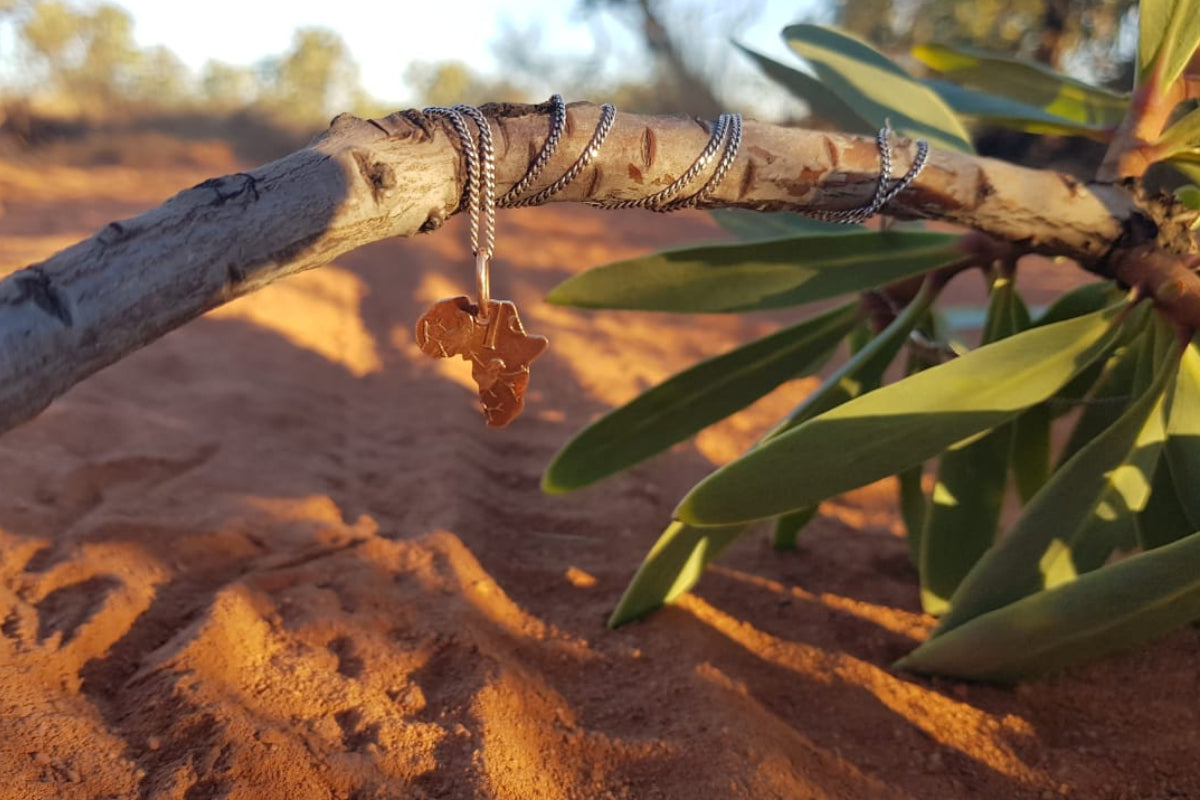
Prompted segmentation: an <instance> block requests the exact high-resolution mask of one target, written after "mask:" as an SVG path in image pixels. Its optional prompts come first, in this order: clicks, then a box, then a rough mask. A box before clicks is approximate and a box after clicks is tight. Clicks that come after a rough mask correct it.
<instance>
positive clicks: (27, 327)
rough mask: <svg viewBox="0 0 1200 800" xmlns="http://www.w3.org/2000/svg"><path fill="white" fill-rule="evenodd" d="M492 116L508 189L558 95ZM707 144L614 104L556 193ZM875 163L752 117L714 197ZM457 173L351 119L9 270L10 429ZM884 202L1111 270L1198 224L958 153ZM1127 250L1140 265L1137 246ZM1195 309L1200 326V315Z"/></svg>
mask: <svg viewBox="0 0 1200 800" xmlns="http://www.w3.org/2000/svg"><path fill="white" fill-rule="evenodd" d="M484 111H485V113H486V114H487V116H488V118H489V120H490V121H491V124H492V127H493V132H494V134H495V136H496V143H497V148H496V149H497V152H496V177H497V189H498V191H499V192H500V193H503V192H504V191H506V190H507V189H508V188H509V187H510V186H512V185H513V184H514V183H516V182H517V181H518V180H519V179H520V178H521V177H522V175H523V174H524V173H525V170H526V168H527V166H528V165H529V163H530V161H531V160H532V158H533V156H534V155H535V154H536V153H537V151H538V150H539V148H540V147H541V145H542V142H543V140H544V139H545V137H546V134H547V129H548V121H547V120H548V116H547V112H548V107H540V106H488V107H485V108H484ZM598 116H599V111H598V108H597V107H596V106H593V105H591V104H587V103H580V104H574V105H572V106H571V107H570V110H569V113H568V122H567V131H566V133H565V134H564V136H563V138H562V142H561V144H560V145H559V148H558V150H557V152H556V155H555V156H554V157H553V158H552V159H551V162H550V163H549V164H548V165H547V168H546V170H545V171H544V172H543V178H542V180H541V181H540V182H539V183H540V185H546V184H549V183H551V182H553V181H554V180H555V179H556V178H557V176H559V175H561V174H562V173H563V172H564V171H565V170H566V169H567V168H568V167H569V166H570V165H571V163H572V162H574V160H575V159H576V157H577V156H578V154H579V153H580V152H581V151H582V150H583V149H584V147H586V145H587V142H588V140H589V139H590V137H591V135H592V131H593V128H594V127H595V124H596V121H597V119H598ZM708 138H709V129H708V126H707V124H705V123H701V122H697V121H696V120H691V119H680V118H667V117H646V116H638V115H632V114H629V115H626V114H622V115H619V116H618V118H617V121H616V124H615V126H614V128H613V130H612V133H611V134H610V135H609V137H608V140H607V142H606V143H605V144H604V147H603V148H602V149H601V151H600V153H599V156H598V157H597V158H596V160H595V161H594V162H593V165H592V166H591V167H589V168H588V169H587V170H585V171H584V172H583V174H581V175H580V176H579V177H578V178H577V179H576V180H575V181H574V182H573V183H572V184H571V185H569V186H568V187H566V188H565V189H564V190H563V191H562V192H561V193H559V194H558V195H556V196H555V197H554V198H553V200H555V201H588V200H620V199H629V198H638V197H643V196H645V195H647V194H650V193H653V192H654V191H657V190H658V189H661V188H663V187H664V186H666V185H668V184H669V183H670V182H671V181H672V180H674V178H675V177H677V176H678V175H679V174H680V173H682V172H684V171H685V170H686V169H687V168H688V166H690V165H691V163H692V162H693V160H694V159H695V158H696V155H697V154H698V153H699V152H700V151H701V150H703V148H704V146H705V144H706V142H707V141H708ZM896 151H897V152H896V154H895V156H896V157H895V161H896V164H895V172H896V174H901V173H902V172H903V171H904V170H906V169H907V168H908V166H909V165H910V163H911V159H912V157H913V156H914V154H915V152H916V148H915V145H913V144H912V143H903V144H901V145H899V146H898V147H897V148H896ZM878 161H879V156H878V152H877V150H876V146H875V143H874V141H873V140H872V139H871V138H869V137H860V136H849V135H842V134H831V133H822V132H816V131H809V130H800V129H792V128H782V127H778V126H773V125H765V124H759V123H754V122H748V123H746V126H745V131H744V138H743V142H742V147H741V150H740V152H739V155H738V157H737V159H736V161H735V163H734V164H733V167H732V169H731V170H730V171H729V174H728V175H727V177H726V178H725V180H724V182H723V183H721V184H720V186H719V187H718V188H717V189H716V190H715V191H714V192H713V193H712V195H711V197H710V199H709V201H708V202H707V203H706V204H705V205H706V206H707V207H733V206H736V207H742V208H751V209H758V210H793V211H814V210H837V209H843V208H853V207H856V206H859V205H862V204H863V203H865V202H866V201H867V200H868V199H869V198H870V195H871V192H872V191H873V189H874V185H875V182H876V178H877V173H878V169H879V163H878ZM463 176H464V173H463V165H462V161H461V158H460V148H459V143H458V140H457V138H456V137H455V136H454V135H453V133H452V132H450V131H449V130H448V129H447V128H446V127H445V126H444V124H443V123H442V122H440V121H434V120H431V119H428V118H426V117H424V116H422V115H421V114H419V113H417V112H406V113H398V114H393V115H392V116H390V117H387V118H385V119H382V120H372V121H364V120H360V119H357V118H355V117H351V116H348V115H343V116H341V117H338V118H337V119H335V120H334V121H333V123H332V125H331V126H330V129H329V130H328V131H327V132H326V133H325V134H324V135H323V136H322V137H321V138H319V139H318V140H317V141H316V142H314V143H313V144H312V145H311V146H309V147H307V148H305V149H303V150H300V151H298V152H296V153H293V154H291V155H289V156H287V157H285V158H282V159H280V160H278V161H275V162H273V163H271V164H267V165H265V166H263V167H259V168H258V169H254V170H251V171H250V172H246V173H237V174H233V175H226V176H224V177H220V178H213V179H212V180H208V181H205V182H204V183H201V184H200V185H198V186H195V187H192V188H191V189H188V190H186V191H183V192H181V193H180V194H178V195H176V196H175V197H173V198H171V199H170V200H168V201H167V202H166V203H164V204H163V205H161V206H159V207H158V208H155V209H153V210H151V211H148V212H146V213H144V214H142V215H140V216H138V217H135V218H133V219H129V220H124V221H121V222H113V223H111V224H109V225H108V226H107V227H105V228H103V229H102V230H100V231H99V232H98V233H96V234H95V235H94V236H92V237H91V238H89V239H87V240H85V241H83V242H80V243H78V244H76V245H74V246H72V247H70V248H68V249H66V250H64V251H62V252H60V253H58V254H56V255H54V256H52V257H51V258H49V259H47V260H46V261H44V262H42V263H40V264H34V265H32V266H29V267H26V268H25V269H22V270H19V271H17V272H15V273H13V274H12V275H10V276H9V277H8V278H6V279H5V280H3V281H2V282H0V431H2V430H7V429H9V428H11V427H13V426H15V425H17V424H19V423H21V422H23V421H25V420H27V419H29V418H31V417H32V416H34V415H35V414H37V413H38V412H39V411H40V410H41V409H43V408H45V406H46V405H47V404H49V403H50V401H51V400H52V399H53V398H55V397H57V396H58V395H59V394H61V393H62V392H64V391H65V390H66V389H67V388H69V387H70V386H72V385H74V384H75V383H77V382H79V381H80V380H82V379H83V378H85V377H87V376H88V375H90V374H92V373H94V372H96V371H97V370H99V369H101V368H103V367H104V366H106V365H108V364H111V363H113V362H114V361H117V360H118V359H120V358H121V357H122V356H124V355H126V354H128V353H130V352H131V351H133V350H135V349H137V348H139V347H141V346H143V345H145V344H147V343H149V342H151V341H153V340H155V339H157V338H158V337H159V336H162V335H163V334H165V333H167V332H168V331H170V330H172V329H173V328H176V327H178V326H179V325H182V324H183V323H185V322H187V321H188V320H191V319H193V318H195V317H197V316H198V315H200V314H202V313H204V312H205V311H207V310H209V309H211V308H213V307H215V306H218V305H221V304H222V303H226V302H228V301H229V300H232V299H233V298H235V297H238V296H240V295H244V294H246V293H248V292H251V291H254V290H255V289H257V288H260V287H262V286H265V285H266V284H268V283H270V282H272V281H274V280H276V279H278V278H282V277H284V276H286V275H290V274H293V273H296V272H300V271H302V270H306V269H310V268H312V267H318V266H321V265H322V264H326V263H328V262H329V261H331V260H333V259H334V258H336V257H337V256H339V255H341V254H343V253H345V252H347V251H349V250H353V249H354V248H357V247H360V246H362V245H365V244H368V243H370V242H375V241H378V240H381V239H387V238H390V237H395V236H411V235H413V234H416V233H420V232H424V231H430V230H434V229H436V228H437V227H439V226H440V225H441V224H442V222H443V221H444V220H445V219H446V218H447V217H449V216H450V215H451V214H453V213H455V212H456V211H457V210H458V209H459V206H460V202H461V200H462V194H463ZM538 188H540V187H539V186H537V185H535V186H534V187H532V189H531V191H536V190H537V189H538ZM889 213H891V214H892V215H894V216H898V217H901V218H928V219H940V220H946V221H950V222H955V223H959V224H961V225H964V226H967V227H970V228H974V229H976V230H979V231H982V232H984V233H986V234H988V235H990V236H992V237H995V238H997V239H1002V240H1006V241H1009V242H1013V243H1016V244H1017V245H1018V246H1019V247H1020V248H1021V249H1022V250H1024V251H1026V252H1039V253H1046V254H1050V255H1061V256H1068V257H1071V258H1073V259H1076V260H1077V261H1079V262H1080V263H1081V264H1083V265H1085V266H1086V267H1088V268H1090V269H1094V270H1097V271H1101V272H1103V271H1105V269H1106V265H1107V264H1108V263H1110V262H1111V261H1112V260H1113V255H1114V253H1118V252H1126V251H1129V250H1132V248H1134V247H1141V248H1143V249H1145V248H1147V247H1150V248H1151V249H1152V250H1154V252H1159V253H1160V255H1161V252H1162V251H1163V250H1164V249H1165V251H1167V252H1173V253H1177V254H1181V255H1182V254H1186V253H1187V252H1190V250H1191V248H1194V240H1193V239H1192V238H1190V237H1185V236H1179V235H1177V233H1176V234H1172V235H1171V236H1167V235H1166V234H1167V233H1168V231H1166V230H1163V218H1164V215H1163V214H1156V213H1154V210H1153V209H1152V208H1149V207H1148V204H1147V203H1146V202H1144V201H1143V202H1139V201H1138V200H1136V199H1135V198H1134V196H1133V195H1132V194H1131V193H1129V192H1128V191H1126V190H1125V189H1124V188H1123V187H1120V186H1115V185H1085V184H1082V183H1080V182H1078V181H1076V180H1074V179H1072V178H1069V177H1066V176H1063V175H1060V174H1057V173H1054V172H1047V171H1037V170H1030V169H1024V168H1021V167H1018V166H1014V165H1011V164H1007V163H1004V162H1000V161H994V160H990V159H985V158H975V157H970V156H966V155H962V154H957V153H948V152H934V153H932V154H931V157H930V160H929V164H928V166H927V167H926V169H925V171H924V172H923V173H922V174H921V176H920V178H919V180H917V181H916V183H914V184H913V185H912V186H911V187H910V188H909V189H908V190H906V191H905V192H903V193H902V194H901V195H900V196H899V197H898V198H896V200H895V201H894V202H893V203H892V204H891V206H890V207H889ZM500 247H501V248H503V228H502V227H501V231H500ZM1155 248H1157V249H1155ZM501 252H503V250H502V249H501ZM1120 263H1122V264H1123V265H1124V270H1125V272H1126V273H1128V272H1129V270H1131V269H1132V267H1131V265H1130V263H1129V259H1128V258H1124V259H1121V260H1120ZM1171 281H1172V282H1171V286H1172V287H1173V288H1172V291H1173V292H1174V293H1175V294H1176V295H1177V294H1178V293H1179V292H1180V291H1182V292H1183V293H1185V294H1194V295H1195V296H1196V297H1200V285H1198V286H1193V285H1192V283H1198V284H1200V279H1196V277H1195V275H1194V274H1193V273H1190V272H1187V273H1186V274H1182V275H1181V274H1180V271H1178V270H1175V271H1174V272H1173V274H1172V275H1171ZM1180 281H1182V282H1183V283H1184V284H1185V285H1183V286H1182V287H1180V286H1179V282H1180ZM1176 306H1177V307H1178V308H1186V309H1193V308H1196V307H1197V304H1196V303H1191V304H1178V303H1177V304H1176ZM1197 314H1198V315H1200V311H1197ZM1185 322H1190V324H1192V326H1193V327H1200V318H1198V319H1196V320H1185Z"/></svg>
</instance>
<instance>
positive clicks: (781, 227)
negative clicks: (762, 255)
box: [709, 208, 864, 242]
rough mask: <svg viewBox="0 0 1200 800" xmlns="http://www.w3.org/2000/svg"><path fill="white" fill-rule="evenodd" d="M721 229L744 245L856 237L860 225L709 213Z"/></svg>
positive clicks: (778, 214)
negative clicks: (801, 238) (816, 237)
mask: <svg viewBox="0 0 1200 800" xmlns="http://www.w3.org/2000/svg"><path fill="white" fill-rule="evenodd" d="M709 213H710V214H712V216H713V219H715V220H716V221H717V224H719V225H720V226H721V227H722V228H724V229H725V230H727V231H729V232H730V233H732V234H733V235H734V236H736V237H737V238H739V239H741V240H742V241H743V242H760V241H763V240H765V239H782V238H788V237H799V236H812V235H814V234H827V235H831V236H833V235H839V234H846V233H858V232H861V231H863V230H864V228H863V226H861V225H839V224H838V223H836V222H822V221H821V220H818V219H812V218H811V217H804V216H801V215H800V214H793V213H790V212H788V211H774V212H772V211H750V210H749V209H745V208H718V209H715V210H713V211H710V212H709Z"/></svg>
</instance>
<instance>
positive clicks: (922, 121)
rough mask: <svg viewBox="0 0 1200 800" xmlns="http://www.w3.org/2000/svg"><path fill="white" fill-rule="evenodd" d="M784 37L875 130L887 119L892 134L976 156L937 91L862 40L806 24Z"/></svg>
mask: <svg viewBox="0 0 1200 800" xmlns="http://www.w3.org/2000/svg"><path fill="white" fill-rule="evenodd" d="M783 38H784V40H785V41H786V42H787V44H788V46H789V47H791V48H792V50H794V51H795V52H796V53H797V54H799V55H800V56H801V57H802V58H804V59H805V60H806V61H807V62H808V63H810V64H811V65H812V67H813V70H814V71H815V72H816V73H817V76H818V77H819V78H820V79H821V82H822V83H824V84H825V85H826V86H828V87H829V88H830V89H831V90H832V91H833V92H834V93H835V94H837V96H838V97H839V98H841V100H842V101H843V102H845V104H846V105H847V106H849V107H850V108H852V109H853V110H854V112H855V113H856V114H857V115H858V116H860V117H862V118H863V119H864V120H866V121H867V122H869V123H870V124H871V126H872V127H873V128H876V129H878V128H880V127H882V126H883V125H884V122H885V121H886V120H890V121H891V124H892V126H893V128H894V129H895V130H897V131H899V132H900V133H902V134H904V135H905V136H908V137H910V138H914V139H926V140H928V142H929V144H930V145H932V146H934V147H941V148H943V149H949V150H958V151H960V152H964V153H972V152H974V149H973V148H972V147H971V138H970V136H969V135H968V134H967V131H966V129H965V128H963V126H962V122H960V121H959V119H958V117H957V116H956V115H955V113H954V112H953V111H951V110H950V108H949V107H948V106H947V105H946V104H945V102H943V101H942V99H941V98H940V97H938V95H937V93H935V92H934V91H933V90H931V89H929V88H928V87H926V86H924V85H922V84H921V82H920V81H918V80H916V79H915V78H913V77H912V76H910V75H909V74H908V73H906V72H905V71H904V70H903V69H901V68H900V67H899V66H898V65H897V64H896V63H895V62H894V61H892V60H891V59H890V58H888V57H887V56H885V55H884V54H883V53H880V52H879V51H878V50H876V49H874V48H873V47H871V46H870V45H869V44H867V43H866V42H863V41H862V40H860V39H856V38H854V37H853V36H850V35H849V34H846V33H843V32H841V31H836V30H833V29H831V28H825V27H822V26H819V25H808V24H804V25H790V26H788V27H787V28H784V29H783Z"/></svg>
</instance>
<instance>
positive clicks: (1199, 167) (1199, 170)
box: [1167, 153, 1200, 230]
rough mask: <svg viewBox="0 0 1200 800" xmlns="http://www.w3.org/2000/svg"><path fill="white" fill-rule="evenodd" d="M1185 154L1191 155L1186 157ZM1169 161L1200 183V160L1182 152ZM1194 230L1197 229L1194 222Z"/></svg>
mask: <svg viewBox="0 0 1200 800" xmlns="http://www.w3.org/2000/svg"><path fill="white" fill-rule="evenodd" d="M1183 156H1189V157H1186V158H1185V157H1183ZM1167 163H1168V164H1170V165H1171V166H1172V167H1174V168H1175V169H1177V170H1179V172H1180V173H1181V174H1182V175H1183V176H1184V177H1185V178H1187V179H1188V180H1189V181H1191V182H1192V183H1200V161H1192V160H1191V158H1190V154H1184V153H1181V154H1179V155H1177V156H1175V157H1174V158H1171V159H1168V160H1167ZM1192 230H1195V224H1194V223H1193V227H1192Z"/></svg>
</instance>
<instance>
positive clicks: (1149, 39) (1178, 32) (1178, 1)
mask: <svg viewBox="0 0 1200 800" xmlns="http://www.w3.org/2000/svg"><path fill="white" fill-rule="evenodd" d="M1198 44H1200V14H1197V13H1196V0H1142V2H1140V3H1139V4H1138V83H1139V84H1141V83H1146V82H1147V81H1149V80H1150V78H1151V73H1157V80H1158V82H1159V83H1158V86H1159V87H1160V89H1165V88H1166V87H1167V86H1170V85H1171V84H1172V83H1174V82H1175V79H1176V78H1178V77H1179V76H1180V75H1182V74H1183V70H1184V68H1185V67H1186V66H1187V64H1188V61H1190V60H1191V58H1192V54H1193V53H1195V52H1196V46H1197V45H1198Z"/></svg>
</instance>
